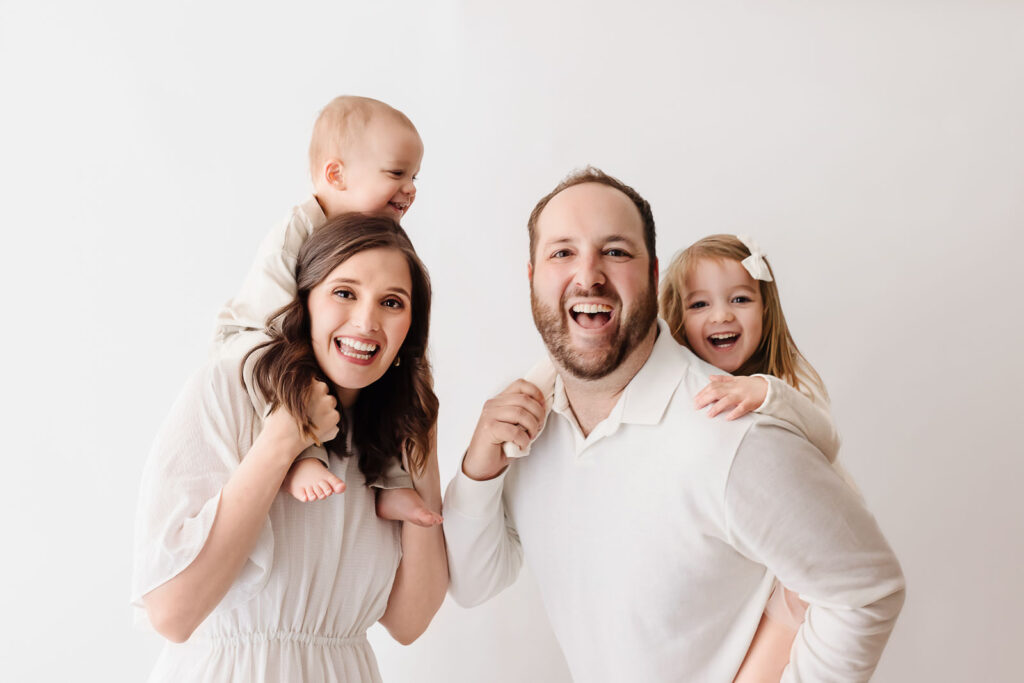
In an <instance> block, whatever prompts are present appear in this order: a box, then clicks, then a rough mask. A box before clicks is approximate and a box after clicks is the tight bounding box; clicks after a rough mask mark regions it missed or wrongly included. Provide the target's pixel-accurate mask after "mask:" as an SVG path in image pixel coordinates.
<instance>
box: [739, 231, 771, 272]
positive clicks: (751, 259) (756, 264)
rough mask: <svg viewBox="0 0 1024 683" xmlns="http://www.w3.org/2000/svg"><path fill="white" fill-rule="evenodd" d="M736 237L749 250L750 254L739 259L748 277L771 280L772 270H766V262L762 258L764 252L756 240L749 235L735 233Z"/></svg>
mask: <svg viewBox="0 0 1024 683" xmlns="http://www.w3.org/2000/svg"><path fill="white" fill-rule="evenodd" d="M736 239H738V240H739V241H740V242H742V243H743V246H745V247H746V248H747V249H749V250H750V256H748V257H747V258H745V259H743V260H742V261H740V264H742V266H743V267H744V268H746V269H747V272H748V273H750V277H752V278H754V279H755V280H762V281H764V282H771V281H772V272H771V271H770V270H768V262H767V261H765V260H764V253H763V252H762V251H761V247H759V246H757V242H755V241H754V240H753V238H751V237H750V236H749V235H736Z"/></svg>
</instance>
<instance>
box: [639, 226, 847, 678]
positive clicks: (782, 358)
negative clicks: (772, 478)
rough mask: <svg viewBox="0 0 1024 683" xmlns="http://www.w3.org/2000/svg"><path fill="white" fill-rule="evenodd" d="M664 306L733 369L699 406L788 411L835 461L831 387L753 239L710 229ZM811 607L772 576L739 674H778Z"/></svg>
mask: <svg viewBox="0 0 1024 683" xmlns="http://www.w3.org/2000/svg"><path fill="white" fill-rule="evenodd" d="M659 308H660V315H661V317H662V318H663V319H664V320H665V322H667V323H668V326H669V329H670V330H671V331H672V336H673V337H674V338H675V340H676V341H677V342H679V343H680V344H682V345H684V346H687V347H689V348H690V350H692V351H693V352H694V353H695V354H697V355H698V356H700V357H701V358H702V359H703V360H705V361H707V362H709V363H711V364H712V365H715V366H717V367H719V368H721V369H722V370H725V371H726V372H730V373H732V376H730V375H713V376H712V378H711V380H712V381H711V383H710V384H709V385H708V386H706V387H705V388H704V389H703V390H702V391H701V392H700V393H698V394H697V397H696V405H697V408H698V409H700V408H704V407H705V406H708V405H710V406H711V407H710V408H709V409H708V415H709V416H710V417H714V416H716V415H720V414H722V413H725V412H726V411H729V412H728V414H727V415H726V419H728V420H734V419H736V418H738V417H741V416H743V415H746V414H747V413H749V412H751V411H754V412H758V413H763V414H766V415H770V416H772V417H775V418H778V419H781V420H785V421H786V422H789V423H790V424H792V425H794V426H796V427H797V428H798V429H800V430H801V431H802V432H803V433H804V435H805V436H806V437H807V439H808V440H809V441H810V442H811V443H812V444H813V445H814V446H815V447H816V448H818V450H820V451H821V452H822V453H823V454H824V455H825V457H826V458H828V460H829V462H832V463H833V465H834V466H835V467H837V469H839V468H838V465H836V464H835V459H836V454H837V452H838V450H839V437H838V436H837V434H836V431H835V427H834V426H833V424H832V418H831V415H830V413H829V409H828V394H827V393H826V391H825V386H824V384H823V383H822V381H821V378H820V377H819V376H818V373H817V372H815V371H814V368H812V367H811V365H810V363H808V362H807V360H806V359H805V358H804V357H803V355H802V354H801V353H800V351H799V350H798V349H797V347H796V344H795V343H794V342H793V337H792V335H790V333H789V327H788V326H787V325H786V318H785V316H784V315H783V314H782V306H781V305H780V303H779V291H778V288H777V287H776V285H775V282H774V280H773V278H772V270H771V267H770V266H769V265H768V261H767V260H765V258H764V255H763V254H762V253H761V250H760V249H759V248H758V246H757V245H756V244H755V243H754V242H753V241H752V240H750V239H749V238H745V237H736V236H733V235H711V236H710V237H705V238H704V239H701V240H699V241H697V242H695V243H694V244H692V245H690V246H689V247H687V248H686V249H684V250H683V251H682V252H680V253H679V254H678V255H677V256H676V257H675V259H673V261H672V263H671V264H670V265H669V267H668V270H667V271H666V272H665V278H664V280H663V282H662V288H661V294H660V296H659ZM840 473H841V474H842V475H843V477H844V479H846V480H847V482H848V483H850V484H851V485H852V481H850V479H849V477H848V476H846V475H845V473H843V472H842V470H840ZM806 609H807V604H806V603H804V602H803V601H801V600H800V599H799V598H798V597H797V596H796V594H795V593H792V592H791V591H789V590H787V589H786V588H785V587H783V586H781V585H778V584H776V586H775V590H774V591H773V592H772V595H771V597H770V598H769V600H768V605H767V606H766V607H765V612H764V615H763V616H762V618H761V623H760V625H759V626H758V628H757V632H756V633H755V635H754V640H753V642H752V643H751V645H750V650H749V651H748V652H747V656H746V659H745V660H744V661H743V664H742V666H741V667H740V670H739V673H737V675H736V681H737V683H739V682H743V683H752V682H755V681H757V682H760V681H779V680H780V679H781V677H782V671H783V669H784V668H785V667H786V664H787V663H788V662H789V651H790V648H791V646H792V644H793V639H794V637H795V636H796V632H797V629H798V628H799V627H800V623H801V622H802V621H803V618H804V612H805V610H806Z"/></svg>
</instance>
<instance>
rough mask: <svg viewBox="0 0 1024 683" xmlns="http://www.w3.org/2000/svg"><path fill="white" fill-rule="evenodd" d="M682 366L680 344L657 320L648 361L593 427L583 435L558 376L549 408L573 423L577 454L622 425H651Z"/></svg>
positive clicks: (660, 413) (666, 401)
mask: <svg viewBox="0 0 1024 683" xmlns="http://www.w3.org/2000/svg"><path fill="white" fill-rule="evenodd" d="M685 366H686V356H685V354H681V353H679V345H678V344H677V343H676V341H675V339H673V338H672V333H671V332H669V329H668V324H667V323H665V321H664V320H661V319H659V320H658V338H657V339H656V340H655V341H654V348H653V349H651V355H650V356H649V357H648V358H647V362H646V363H644V365H643V367H641V368H640V370H639V372H637V373H636V374H635V375H634V376H633V379H631V380H630V381H629V384H627V385H626V389H625V391H623V392H622V396H620V397H619V400H618V401H617V402H616V403H615V406H614V407H613V408H612V410H611V412H610V413H609V414H608V417H606V418H605V419H603V420H602V421H601V422H600V423H599V424H598V425H597V426H596V427H594V430H593V431H592V432H591V433H590V434H589V435H587V437H586V438H584V437H583V434H582V433H581V432H580V430H579V425H578V424H577V423H576V419H575V417H574V416H573V414H572V409H571V408H570V407H569V398H568V396H566V394H565V384H564V383H563V382H562V377H561V375H556V376H555V390H554V395H553V397H552V401H551V409H552V410H553V411H554V412H556V413H558V414H559V415H561V416H563V417H564V418H566V419H567V420H568V421H569V423H570V424H571V425H572V427H573V431H574V432H575V436H576V442H577V443H576V453H577V455H579V454H580V453H581V452H582V451H583V450H585V449H586V447H587V446H590V445H592V444H593V443H594V442H596V441H599V440H600V439H602V438H604V437H606V436H611V435H612V434H614V433H615V432H617V431H618V430H619V427H620V426H622V425H623V424H641V425H653V424H658V423H659V422H661V418H662V416H664V414H665V409H666V408H668V404H669V401H670V400H671V399H672V395H673V394H674V393H675V391H676V388H677V387H678V386H679V382H680V381H682V377H683V372H682V371H683V369H684V368H685Z"/></svg>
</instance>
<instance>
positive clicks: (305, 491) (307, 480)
mask: <svg viewBox="0 0 1024 683" xmlns="http://www.w3.org/2000/svg"><path fill="white" fill-rule="evenodd" d="M281 488H282V489H284V490H285V491H287V492H288V493H290V494H292V495H293V496H295V498H296V499H298V500H300V501H302V502H303V503H308V502H310V501H314V500H323V499H324V498H326V497H327V496H330V495H331V494H334V493H341V492H342V491H344V490H345V482H343V481H342V480H341V479H339V478H338V477H336V476H335V475H334V474H333V473H332V472H331V471H330V470H329V469H327V467H326V466H325V465H324V464H323V463H322V462H320V461H319V460H317V459H316V458H303V459H301V460H296V461H295V462H294V463H292V466H291V469H289V470H288V474H286V475H285V478H284V481H283V482H282V483H281Z"/></svg>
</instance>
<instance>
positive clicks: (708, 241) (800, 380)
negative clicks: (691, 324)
mask: <svg viewBox="0 0 1024 683" xmlns="http://www.w3.org/2000/svg"><path fill="white" fill-rule="evenodd" d="M748 256H750V250H749V249H747V247H746V246H745V245H744V244H743V243H742V242H740V241H739V239H737V238H736V236H735V235H709V236H708V237H705V238H703V239H700V240H698V241H696V242H694V243H693V244H691V245H690V246H689V247H687V248H686V249H683V250H682V251H681V252H679V253H678V254H677V255H676V257H675V258H674V259H672V263H671V264H669V267H668V269H667V270H666V271H665V277H664V279H663V280H662V282H661V293H660V295H659V296H658V308H659V314H660V316H661V318H662V319H663V320H665V322H667V323H668V327H669V329H670V330H671V331H672V337H673V338H675V340H676V341H677V342H679V343H680V344H682V345H683V346H685V347H687V348H691V347H690V343H689V341H688V340H687V339H686V331H685V330H684V329H683V318H684V316H685V315H686V306H685V303H684V302H683V297H684V296H685V293H686V277H687V275H689V274H690V272H691V271H692V269H693V267H694V265H695V264H696V263H697V262H698V261H700V260H701V259H709V258H710V259H717V260H723V259H732V260H734V261H742V260H743V259H745V258H747V257H748ZM765 263H766V264H768V260H767V259H765ZM768 272H772V267H771V264H768ZM774 278H775V275H774V273H773V274H772V281H771V282H765V281H764V280H758V281H757V283H758V285H759V287H760V291H761V301H762V302H763V308H764V313H763V318H762V320H761V324H762V328H761V343H760V344H758V346H757V350H755V351H754V354H753V355H752V356H751V357H750V358H748V359H747V361H746V362H745V363H743V365H741V366H740V367H739V368H737V369H736V371H735V372H734V373H732V374H734V375H753V374H763V375H774V376H775V377H778V378H779V379H781V380H783V381H784V382H786V383H787V384H789V385H790V386H792V387H793V388H794V389H797V390H799V391H803V392H805V393H808V392H809V393H811V394H812V395H813V394H817V395H818V396H820V397H821V398H822V399H824V400H828V393H827V392H826V391H825V384H824V383H823V382H822V381H821V377H820V376H819V375H818V373H817V372H815V370H814V368H813V367H811V364H810V363H808V362H807V359H806V358H804V356H803V354H801V353H800V350H799V349H797V347H796V342H794V341H793V336H792V335H791V334H790V333H789V326H788V325H786V316H784V315H783V314H782V304H781V303H779V289H778V287H776V285H775V280H774ZM691 350H692V348H691Z"/></svg>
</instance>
